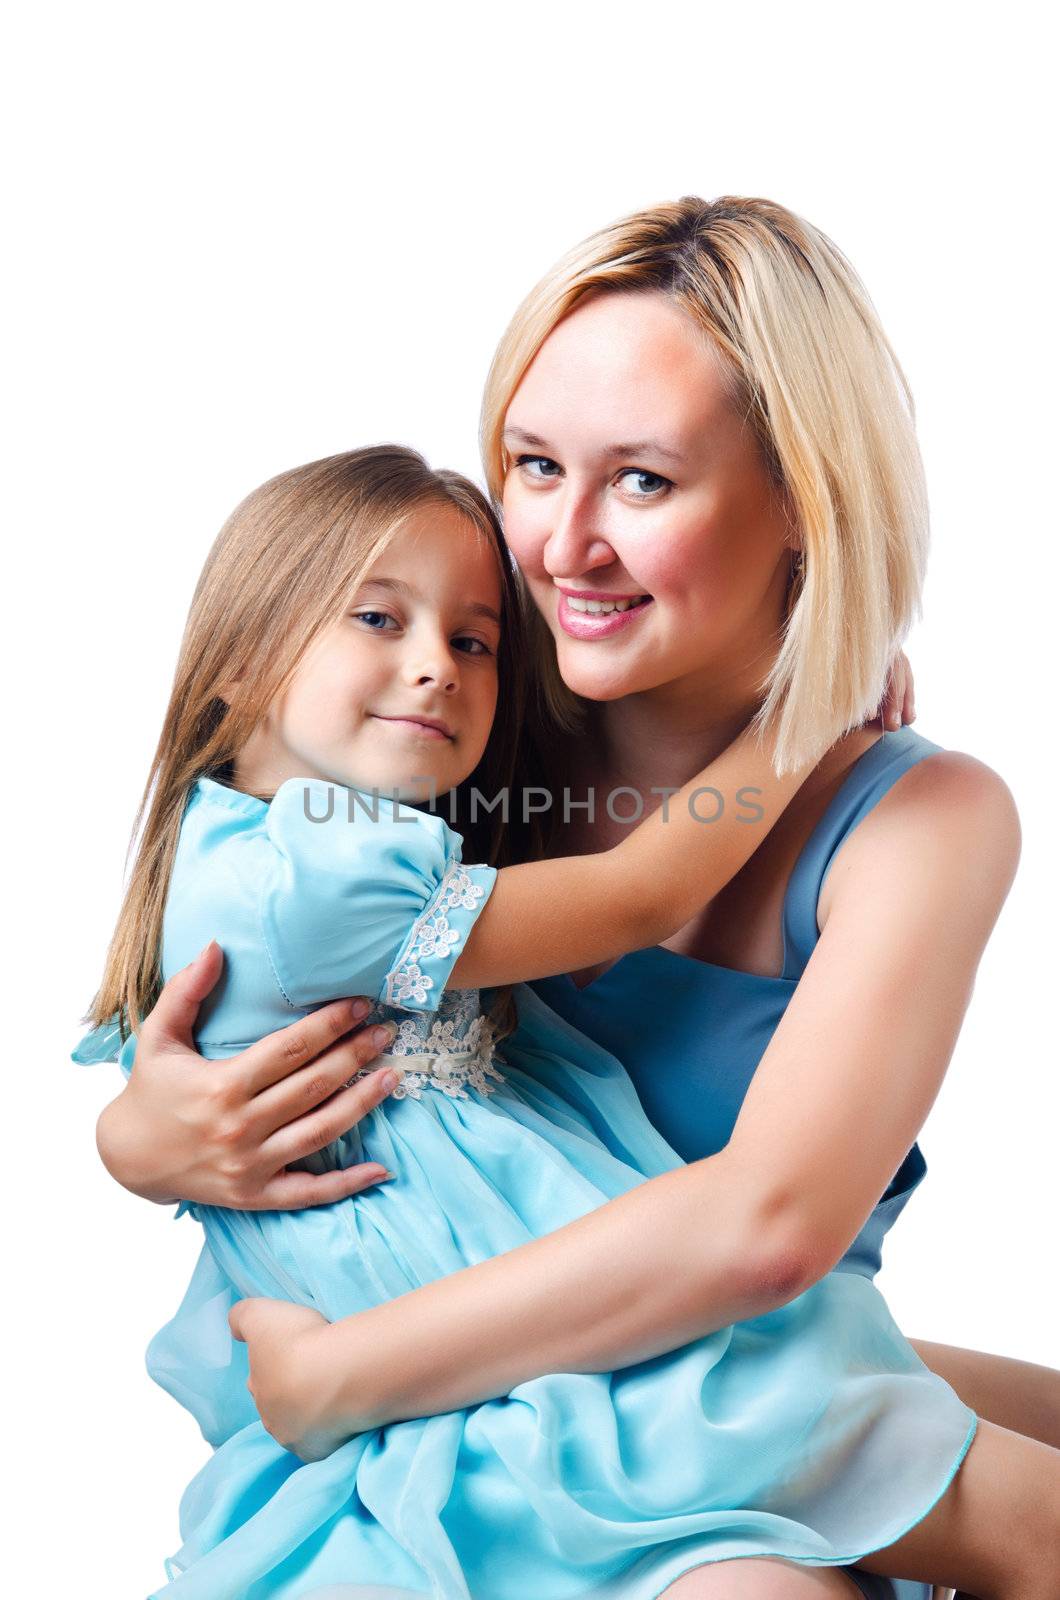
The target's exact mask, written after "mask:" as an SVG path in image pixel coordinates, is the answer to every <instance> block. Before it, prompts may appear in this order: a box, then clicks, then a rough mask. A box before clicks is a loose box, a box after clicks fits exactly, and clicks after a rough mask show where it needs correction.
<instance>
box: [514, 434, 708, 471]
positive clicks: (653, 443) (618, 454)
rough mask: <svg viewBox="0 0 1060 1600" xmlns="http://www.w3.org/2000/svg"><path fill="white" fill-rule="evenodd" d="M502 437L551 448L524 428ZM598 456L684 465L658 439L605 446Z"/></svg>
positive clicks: (675, 453) (683, 458)
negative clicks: (646, 457) (642, 457)
mask: <svg viewBox="0 0 1060 1600" xmlns="http://www.w3.org/2000/svg"><path fill="white" fill-rule="evenodd" d="M504 437H505V438H506V439H507V438H512V439H518V440H519V442H520V443H521V444H529V445H533V446H534V447H535V448H536V449H538V450H548V449H550V448H551V446H550V445H549V443H548V441H547V440H545V439H542V438H539V436H538V435H537V434H536V433H528V432H527V431H526V429H525V428H505V430H504ZM600 454H601V455H602V456H605V457H606V458H607V459H608V460H609V461H620V460H623V459H625V460H628V459H629V458H630V456H640V455H656V456H662V457H663V458H664V459H665V460H667V461H673V462H676V464H677V465H678V466H682V467H683V466H684V465H685V457H684V456H683V455H681V454H679V452H678V451H676V450H670V449H668V448H667V446H666V445H664V444H660V443H659V441H658V439H633V440H631V441H630V442H629V443H628V444H609V445H605V446H604V448H603V449H602V450H601V451H600Z"/></svg>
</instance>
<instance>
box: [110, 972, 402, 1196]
mask: <svg viewBox="0 0 1060 1600" xmlns="http://www.w3.org/2000/svg"><path fill="white" fill-rule="evenodd" d="M223 961H224V958H223V956H222V954H221V951H220V949H219V947H218V946H217V945H216V944H214V943H212V942H211V943H210V944H209V945H207V947H206V949H205V950H204V951H203V952H202V954H201V955H200V956H199V957H198V958H197V959H196V960H195V961H193V962H192V963H191V965H190V966H188V967H185V968H184V970H183V971H182V972H178V973H175V974H174V975H173V977H172V978H170V980H169V982H168V983H167V984H166V986H165V988H164V989H163V990H162V993H161V994H160V996H159V998H158V1004H157V1005H156V1006H155V1008H154V1010H153V1011H152V1012H151V1014H150V1016H149V1017H147V1018H146V1019H145V1020H144V1023H143V1026H142V1028H141V1030H140V1035H139V1038H138V1041H137V1051H136V1059H135V1062H134V1063H133V1069H132V1074H131V1076H130V1078H129V1081H128V1083H127V1084H126V1086H125V1088H124V1089H123V1090H122V1092H121V1094H120V1095H119V1096H118V1097H117V1099H116V1100H113V1101H111V1103H110V1105H108V1106H105V1107H104V1109H103V1111H102V1113H101V1115H100V1118H99V1122H98V1124H97V1128H96V1143H97V1145H98V1147H99V1153H100V1157H101V1158H102V1161H103V1164H104V1166H105V1167H106V1168H107V1170H108V1172H110V1173H111V1175H112V1176H113V1177H114V1178H116V1179H117V1181H118V1182H119V1183H121V1184H123V1185H124V1186H125V1188H127V1189H131V1190H132V1192H133V1193H134V1194H138V1195H142V1196H143V1197H144V1198H145V1199H147V1200H155V1201H157V1202H158V1203H159V1204H161V1205H169V1204H171V1203H172V1201H173V1200H175V1199H181V1200H195V1201H200V1202H202V1203H204V1204H206V1205H215V1206H227V1207H229V1208H232V1209H238V1210H241V1211H256V1210H288V1211H289V1210H297V1209H299V1208H301V1207H302V1206H313V1205H329V1204H330V1203H331V1202H332V1201H334V1200H340V1199H342V1198H343V1197H344V1196H346V1195H351V1194H357V1193H358V1192H359V1191H360V1190H362V1189H366V1188H368V1187H369V1185H371V1184H373V1183H379V1182H380V1181H381V1180H382V1179H384V1178H386V1177H388V1176H389V1174H388V1173H387V1172H386V1170H385V1168H383V1167H381V1166H378V1165H376V1164H375V1163H374V1162H372V1163H362V1164H360V1165H357V1166H351V1167H346V1168H344V1169H342V1170H340V1171H335V1172H327V1173H323V1174H319V1175H318V1174H315V1173H311V1172H286V1171H285V1170H284V1169H285V1167H286V1165H287V1163H288V1162H290V1161H295V1160H298V1159H299V1158H300V1157H302V1156H307V1155H309V1154H311V1153H312V1152H313V1151H315V1150H319V1149H321V1148H322V1147H323V1146H324V1145H326V1144H328V1143H329V1142H330V1141H331V1140H333V1139H337V1138H338V1137H339V1136H340V1135H341V1134H343V1133H346V1132H347V1131H348V1129H350V1128H352V1127H353V1126H354V1125H355V1124H356V1123H357V1122H359V1121H360V1119H361V1118H362V1117H363V1116H365V1115H366V1114H367V1113H368V1112H369V1111H371V1110H372V1109H373V1107H375V1106H377V1105H378V1104H379V1102H380V1101H381V1100H383V1099H384V1098H385V1097H386V1095H387V1094H389V1093H390V1090H391V1089H392V1088H394V1087H395V1086H396V1084H397V1083H398V1082H399V1081H400V1078H395V1080H394V1082H393V1083H387V1081H386V1079H387V1077H388V1072H383V1071H378V1072H373V1073H371V1074H370V1075H369V1076H368V1077H365V1078H362V1079H361V1080H360V1081H359V1082H358V1083H356V1084H354V1085H353V1086H352V1087H351V1088H345V1087H344V1085H345V1083H346V1080H347V1079H349V1078H352V1077H353V1075H354V1073H355V1072H357V1071H358V1070H359V1069H360V1068H361V1067H363V1066H365V1065H366V1064H367V1063H368V1062H370V1061H372V1060H373V1059H374V1058H375V1057H376V1056H377V1055H378V1054H379V1051H380V1050H381V1049H382V1048H383V1045H384V1043H385V1042H386V1041H385V1040H384V1039H382V1038H377V1037H376V1036H375V1030H374V1029H361V1030H360V1031H359V1032H358V1033H355V1034H353V1036H352V1037H348V1036H347V1035H348V1033H349V1029H350V1028H351V1027H352V1026H353V1024H354V1022H355V1021H356V1020H357V1019H358V1014H357V1013H356V1012H355V1002H353V1001H351V1000H336V1001H334V1002H333V1003H332V1004H331V1005H328V1006H324V1007H323V1008H322V1009H321V1010H320V1011H315V1012H313V1013H312V1015H311V1016H308V1017H304V1018H302V1020H301V1021H299V1022H295V1023H292V1024H291V1026H290V1027H289V1028H284V1029H282V1030H281V1031H280V1032H278V1033H272V1034H269V1036H268V1037H267V1038H265V1039H262V1040H260V1041H259V1042H258V1043H257V1044H255V1045H252V1046H251V1047H250V1049H249V1050H244V1051H242V1052H241V1054H239V1055H237V1056H232V1057H231V1058H230V1059H228V1060H225V1061H205V1060H204V1059H203V1058H202V1056H199V1055H196V1053H195V1050H194V1047H193V1045H192V1028H193V1026H194V1024H195V1019H196V1016H197V1015H198V1010H199V1006H200V1005H201V1003H202V1001H203V1000H204V999H205V998H206V996H207V995H208V994H209V992H210V990H211V989H212V988H213V986H214V984H215V983H216V982H217V980H218V978H219V977H220V975H221V968H222V965H223ZM361 1004H362V1005H363V1007H364V1012H362V1013H360V1014H361V1015H363V1014H365V1013H366V1012H367V1011H368V1010H370V1009H371V1007H370V1005H369V1003H368V1002H367V1001H362V1002H361ZM385 1026H387V1027H388V1028H389V1030H390V1031H389V1032H388V1034H387V1037H388V1038H389V1037H392V1025H385Z"/></svg>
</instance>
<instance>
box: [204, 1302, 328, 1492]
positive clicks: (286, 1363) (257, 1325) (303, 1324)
mask: <svg viewBox="0 0 1060 1600" xmlns="http://www.w3.org/2000/svg"><path fill="white" fill-rule="evenodd" d="M228 1325H229V1327H230V1328H231V1330H232V1333H233V1334H234V1336H235V1337H236V1338H237V1339H241V1340H242V1341H243V1342H244V1343H245V1344H246V1347H247V1356H248V1358H249V1361H250V1378H249V1380H248V1382H247V1388H248V1389H249V1390H250V1393H251V1395H252V1396H253V1398H254V1404H255V1405H256V1406H257V1408H258V1415H259V1416H260V1417H261V1420H262V1422H263V1424H264V1426H265V1428H266V1429H267V1431H268V1432H269V1433H271V1434H272V1437H273V1438H274V1439H275V1440H276V1442H277V1443H278V1444H282V1445H283V1447H284V1449H285V1450H290V1451H292V1452H293V1453H294V1454H295V1455H296V1456H299V1457H300V1458H301V1460H303V1461H322V1460H323V1459H324V1457H325V1456H329V1455H330V1454H331V1452H332V1451H333V1450H335V1449H337V1448H338V1446H339V1445H340V1444H342V1443H343V1442H344V1440H346V1439H348V1438H350V1437H351V1435H352V1434H353V1433H354V1432H356V1431H357V1430H356V1429H355V1428H350V1429H349V1430H347V1431H345V1432H344V1431H343V1430H342V1429H341V1428H340V1427H339V1426H338V1425H337V1424H336V1423H335V1421H334V1420H333V1419H332V1418H330V1417H329V1416H328V1414H327V1399H328V1392H329V1387H330V1386H329V1385H328V1383H327V1372H328V1362H327V1359H326V1351H327V1349H328V1345H327V1340H326V1334H325V1332H324V1330H325V1329H328V1328H330V1327H331V1324H330V1323H329V1322H328V1321H327V1319H326V1318H325V1317H322V1316H321V1315H320V1312H319V1311H312V1310H311V1309H310V1308H309V1307H308V1306H297V1305H292V1304H291V1303H290V1302H289V1301H287V1300H267V1299H252V1300H240V1301H239V1302H238V1304H236V1305H234V1306H233V1307H232V1309H231V1311H230V1312H229V1313H228Z"/></svg>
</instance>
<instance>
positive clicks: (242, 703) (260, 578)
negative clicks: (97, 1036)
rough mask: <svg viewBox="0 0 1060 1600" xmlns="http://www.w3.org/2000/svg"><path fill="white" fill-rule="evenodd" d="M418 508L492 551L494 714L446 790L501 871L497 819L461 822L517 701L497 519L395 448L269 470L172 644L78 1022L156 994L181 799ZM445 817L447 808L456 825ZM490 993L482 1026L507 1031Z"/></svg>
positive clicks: (267, 700)
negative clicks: (466, 527) (109, 919)
mask: <svg viewBox="0 0 1060 1600" xmlns="http://www.w3.org/2000/svg"><path fill="white" fill-rule="evenodd" d="M425 505H449V506H455V507H456V508H457V510H459V511H460V512H462V513H463V514H464V516H466V517H467V519H468V520H469V522H471V523H472V524H473V525H474V526H475V527H476V528H477V529H478V530H479V532H480V533H481V535H482V536H483V537H484V538H486V539H487V540H488V541H489V542H490V543H491V545H492V547H493V549H494V552H495V554H496V556H497V561H498V566H499V569H500V577H501V616H502V628H501V639H500V646H499V651H498V663H497V665H498V706H499V708H500V714H499V715H498V716H497V717H496V718H495V719H494V724H493V728H492V730H491V733H490V737H489V740H488V742H487V745H486V749H485V751H484V752H483V756H482V759H481V761H480V762H479V764H478V766H477V767H476V768H475V771H474V772H473V773H471V774H470V775H469V776H468V778H466V779H465V780H464V782H463V783H462V784H460V785H459V786H458V790H457V793H456V796H455V799H456V801H457V803H458V805H459V811H460V818H459V822H458V825H459V826H461V827H462V831H463V832H464V833H465V837H466V838H467V839H468V842H469V844H470V847H471V849H472V850H473V851H474V856H473V857H472V856H471V855H469V853H468V851H467V850H466V849H465V852H464V857H465V860H467V859H475V860H482V861H487V862H489V863H490V864H493V865H498V864H502V862H503V860H504V859H505V858H506V852H507V848H508V840H507V837H506V835H505V832H504V828H503V824H502V821H501V818H500V816H499V815H493V814H489V820H488V822H486V823H485V824H482V823H481V822H480V823H479V824H478V825H477V828H476V825H475V824H474V823H473V822H468V823H466V824H465V823H464V822H463V817H464V814H465V813H466V812H468V811H471V812H472V813H473V808H472V807H469V805H468V804H467V801H468V797H469V795H470V790H471V787H472V786H473V785H474V786H478V787H479V788H480V790H481V791H482V792H483V793H487V794H490V793H495V792H498V791H499V790H501V789H502V788H504V787H505V786H508V785H510V784H511V783H512V780H513V773H514V766H515V758H516V751H517V746H518V737H519V729H520V725H521V722H522V714H523V706H524V703H525V699H526V661H525V658H526V649H527V647H526V643H525V632H524V626H525V616H524V607H525V603H526V602H525V597H524V596H523V595H522V593H521V591H520V589H519V588H518V586H517V584H516V581H515V577H514V573H513V570H512V566H511V563H510V561H509V559H508V555H507V550H506V547H505V544H504V540H503V538H502V537H501V532H500V528H499V526H498V523H497V519H496V517H495V516H494V514H493V511H492V509H491V507H490V504H489V501H488V500H487V499H486V497H485V495H483V493H482V492H481V490H479V489H477V488H476V487H475V485H474V484H473V483H471V482H470V481H469V480H468V479H467V478H464V477H461V476H460V474H459V473H455V472H448V471H432V470H431V468H430V467H429V466H428V465H427V463H426V461H425V460H424V459H423V457H422V456H421V455H419V454H417V452H416V451H414V450H409V449H406V448H405V447H403V446H400V445H377V446H371V447H369V448H366V449H363V450H350V451H347V452H345V453H344V454H342V455H335V456H328V457H327V458H325V459H324V460H322V461H313V462H310V463H309V464H308V465H307V466H303V467H295V468H294V469H293V470H292V471H290V472H283V473H280V475H279V476H278V477H275V478H271V479H270V480H269V482H268V483H264V484H262V485H261V487H260V488H258V489H255V490H254V491H253V492H252V493H251V494H249V495H248V496H247V498H246V499H245V500H243V501H242V503H241V504H240V505H238V506H237V507H236V509H235V511H233V513H232V515H231V516H230V517H229V519H228V521H227V522H226V523H225V525H224V527H223V528H222V529H221V532H220V533H219V535H218V536H217V539H216V541H215V543H214V545H213V548H212V549H211V551H210V553H209V555H208V557H207V559H206V564H205V566H204V567H203V570H202V574H201V576H200V578H199V582H198V585H197V586H196V589H195V594H194V597H193V599H192V603H191V609H190V612H189V614H188V620H187V625H186V627H185V630H184V637H183V641H182V643H181V647H180V656H179V659H178V662H177V668H176V673H175V676H174V680H173V688H172V690H171V693H170V697H169V704H168V707H167V709H166V714H165V718H164V721H163V724H162V732H161V734H160V736H159V740H158V746H157V749H156V750H155V754H154V759H153V760H152V763H151V769H150V773H149V775H148V779H147V784H146V787H145V789H144V794H143V798H142V800H141V802H140V806H139V810H138V812H137V817H136V822H135V825H134V829H133V837H134V840H136V841H137V843H136V845H135V858H134V863H133V867H132V870H131V872H130V875H129V880H128V884H127V887H126V891H125V897H124V901H123V904H122V908H121V912H120V915H119V917H118V922H117V926H116V928H115V931H114V936H113V938H112V940H111V944H110V949H109V951H108V954H107V960H106V966H105V970H104V974H103V980H102V982H101V984H100V988H99V992H98V993H97V994H96V996H95V998H94V1000H93V1002H92V1006H91V1009H90V1012H89V1015H88V1017H87V1018H86V1020H88V1021H91V1022H92V1023H94V1024H97V1025H98V1024H100V1023H104V1022H109V1021H111V1020H112V1019H113V1018H114V1017H117V1018H118V1021H119V1026H120V1028H121V1031H122V1032H123V1033H125V1032H126V1031H128V1030H129V1029H135V1028H136V1027H137V1026H138V1025H139V1022H140V1019H141V1018H142V1017H143V1016H144V1014H145V1013H146V1012H147V1011H149V1010H150V1008H151V1006H152V1005H153V1004H154V1002H155V1000H156V998H157V996H158V992H159V987H160V983H161V975H160V965H159V956H160V946H161V935H162V917H163V912H164V910H165V902H166V894H167V890H168V887H169V879H170V873H171V871H172V866H173V858H174V854H175V852H176V847H177V839H178V835H179V833H180V825H181V820H182V817H183V814H184V808H185V804H186V802H187V798H188V794H189V792H190V790H191V788H192V785H193V784H194V783H195V781H196V780H197V779H198V778H200V777H203V776H212V777H217V778H220V779H221V780H222V781H223V780H224V778H225V777H226V776H228V775H229V774H230V765H231V762H232V761H233V759H234V757H235V756H236V755H237V754H238V752H239V751H240V750H241V749H242V747H243V746H244V745H245V743H246V741H247V740H248V739H249V737H250V735H251V733H252V732H253V731H254V729H255V728H256V727H257V725H258V723H259V722H260V720H261V718H262V717H263V716H264V714H265V712H266V710H267V709H268V707H269V705H270V704H271V703H272V701H273V699H274V698H275V696H276V695H277V694H279V693H281V692H282V690H283V689H284V687H285V686H286V684H287V683H288V682H289V680H290V678H291V676H292V674H293V673H294V671H295V669H296V667H297V666H298V663H299V662H300V661H301V659H302V657H303V655H304V654H305V652H306V650H307V649H308V648H309V646H310V644H311V643H312V642H313V640H314V639H315V638H316V637H317V635H318V634H319V633H320V632H321V630H322V629H323V628H326V627H327V626H329V624H331V623H332V622H335V621H337V620H338V618H339V617H340V616H341V615H342V613H343V611H344V609H345V606H346V605H347V604H348V602H349V598H350V596H351V595H352V593H353V592H354V590H355V589H356V587H357V585H358V583H359V582H360V581H361V579H362V577H363V575H364V573H365V572H366V571H367V570H368V568H369V567H370V566H371V565H372V563H373V562H375V561H376V560H378V558H379V557H380V556H381V555H382V554H383V552H384V551H385V550H386V549H387V547H388V546H389V545H390V543H391V542H392V541H393V540H394V539H395V538H396V537H397V535H398V533H399V532H400V530H401V528H402V526H403V524H404V522H405V520H406V519H407V517H408V516H409V515H410V514H411V513H412V512H414V511H415V510H417V509H419V508H420V507H423V506H425ZM455 811H456V808H455V807H454V815H455ZM509 995H510V991H509V990H507V989H505V990H501V991H498V1000H497V1004H496V1005H495V1007H494V1013H493V1014H494V1020H498V1019H499V1018H503V1019H504V1022H505V1023H506V1024H510V1021H511V1018H512V1016H513V1014H514V1013H513V1012H512V1011H511V1009H510V1007H508V1006H507V1005H506V1004H505V1002H506V1001H507V1000H508V997H509Z"/></svg>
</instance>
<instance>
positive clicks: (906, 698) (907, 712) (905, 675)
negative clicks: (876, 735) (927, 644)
mask: <svg viewBox="0 0 1060 1600" xmlns="http://www.w3.org/2000/svg"><path fill="white" fill-rule="evenodd" d="M871 720H872V721H873V722H877V721H878V722H879V724H880V729H881V731H882V732H883V733H886V732H887V729H888V728H890V729H891V731H892V732H893V731H894V730H895V729H897V728H900V727H901V726H902V724H903V723H904V722H915V721H916V685H915V684H914V682H913V669H912V667H911V666H910V665H909V658H908V656H907V655H906V653H905V651H904V650H899V652H898V654H897V656H896V657H895V659H894V662H893V664H892V666H891V671H890V676H889V677H888V679H887V687H886V689H885V690H884V691H883V699H882V700H881V701H880V705H879V709H878V710H877V712H876V715H875V716H874V717H873V718H872V719H871Z"/></svg>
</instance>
